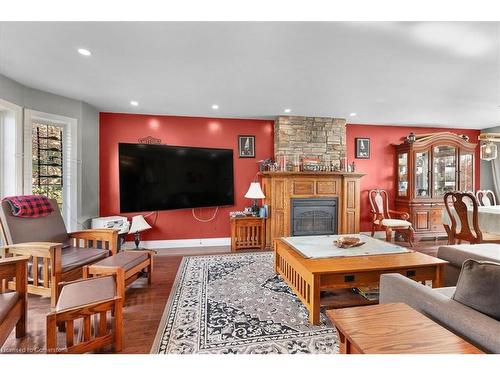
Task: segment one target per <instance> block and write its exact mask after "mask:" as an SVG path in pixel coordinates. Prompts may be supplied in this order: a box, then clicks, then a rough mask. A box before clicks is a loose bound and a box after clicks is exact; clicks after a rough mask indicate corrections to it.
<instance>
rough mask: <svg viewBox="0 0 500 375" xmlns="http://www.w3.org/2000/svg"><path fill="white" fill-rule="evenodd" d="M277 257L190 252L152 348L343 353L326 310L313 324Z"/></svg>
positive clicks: (168, 350)
mask: <svg viewBox="0 0 500 375" xmlns="http://www.w3.org/2000/svg"><path fill="white" fill-rule="evenodd" d="M273 257H274V255H273V253H270V252H266V253H244V254H234V255H233V254H231V255H211V256H196V257H185V258H184V259H183V261H182V264H181V266H180V268H179V271H178V273H177V277H176V280H175V283H174V286H173V287H172V292H171V294H170V298H169V300H168V302H167V305H166V307H165V312H164V313H163V317H162V320H161V322H160V326H159V330H158V333H157V336H156V339H155V342H154V344H153V347H152V349H151V353H155V354H169V353H175V354H188V353H220V354H229V353H232V354H239V353H244V354H277V353H285V354H295V353H338V344H337V333H336V331H335V328H334V327H333V326H331V325H330V324H329V323H328V322H327V319H326V317H325V316H324V315H323V314H322V316H321V325H319V326H310V325H309V322H308V312H307V310H306V309H305V307H304V306H303V305H302V303H301V302H300V300H299V299H298V298H297V297H296V296H295V294H294V293H293V292H292V291H291V290H290V289H289V287H288V286H287V285H286V283H285V282H284V281H283V280H282V279H281V277H279V276H276V275H275V273H274V270H273Z"/></svg>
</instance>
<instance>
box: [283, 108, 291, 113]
mask: <svg viewBox="0 0 500 375" xmlns="http://www.w3.org/2000/svg"><path fill="white" fill-rule="evenodd" d="M283 112H285V113H290V112H292V110H291V109H290V108H285V110H284V111H283Z"/></svg>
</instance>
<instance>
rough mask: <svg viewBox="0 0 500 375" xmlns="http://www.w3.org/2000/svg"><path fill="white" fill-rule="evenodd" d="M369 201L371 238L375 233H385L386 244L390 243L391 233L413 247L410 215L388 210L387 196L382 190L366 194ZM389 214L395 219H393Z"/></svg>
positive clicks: (374, 190)
mask: <svg viewBox="0 0 500 375" xmlns="http://www.w3.org/2000/svg"><path fill="white" fill-rule="evenodd" d="M368 198H369V200H370V206H371V209H372V210H371V212H372V215H373V219H372V237H373V236H374V235H375V231H377V230H383V231H385V239H386V241H387V242H391V241H392V232H394V233H395V234H396V235H398V234H401V235H403V236H404V237H405V239H406V240H407V241H408V243H409V244H410V246H413V237H414V233H415V232H414V230H413V226H412V224H411V222H410V221H408V219H409V218H410V215H409V214H408V213H406V212H401V211H394V210H390V209H389V195H388V194H387V191H385V190H383V189H373V190H370V191H369V192H368ZM391 214H393V215H395V216H396V217H397V218H396V219H393V218H392V217H391Z"/></svg>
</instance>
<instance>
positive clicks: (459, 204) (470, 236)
mask: <svg viewBox="0 0 500 375" xmlns="http://www.w3.org/2000/svg"><path fill="white" fill-rule="evenodd" d="M444 204H445V208H446V211H447V213H448V215H449V218H450V222H451V225H450V227H449V229H447V232H448V231H449V233H448V243H449V244H450V245H454V244H455V243H456V242H457V241H458V243H461V242H462V241H467V242H469V243H471V244H479V243H499V244H500V234H494V233H488V232H482V231H481V229H480V228H479V219H478V217H479V206H478V203H477V200H476V197H475V196H474V194H471V193H462V192H459V191H453V192H448V193H446V194H445V195H444ZM470 207H471V208H470ZM469 211H472V228H471V226H470V219H469Z"/></svg>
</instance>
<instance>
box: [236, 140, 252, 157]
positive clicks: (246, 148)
mask: <svg viewBox="0 0 500 375" xmlns="http://www.w3.org/2000/svg"><path fill="white" fill-rule="evenodd" d="M238 156H239V157H240V158H254V157H255V136H254V135H239V136H238Z"/></svg>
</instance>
